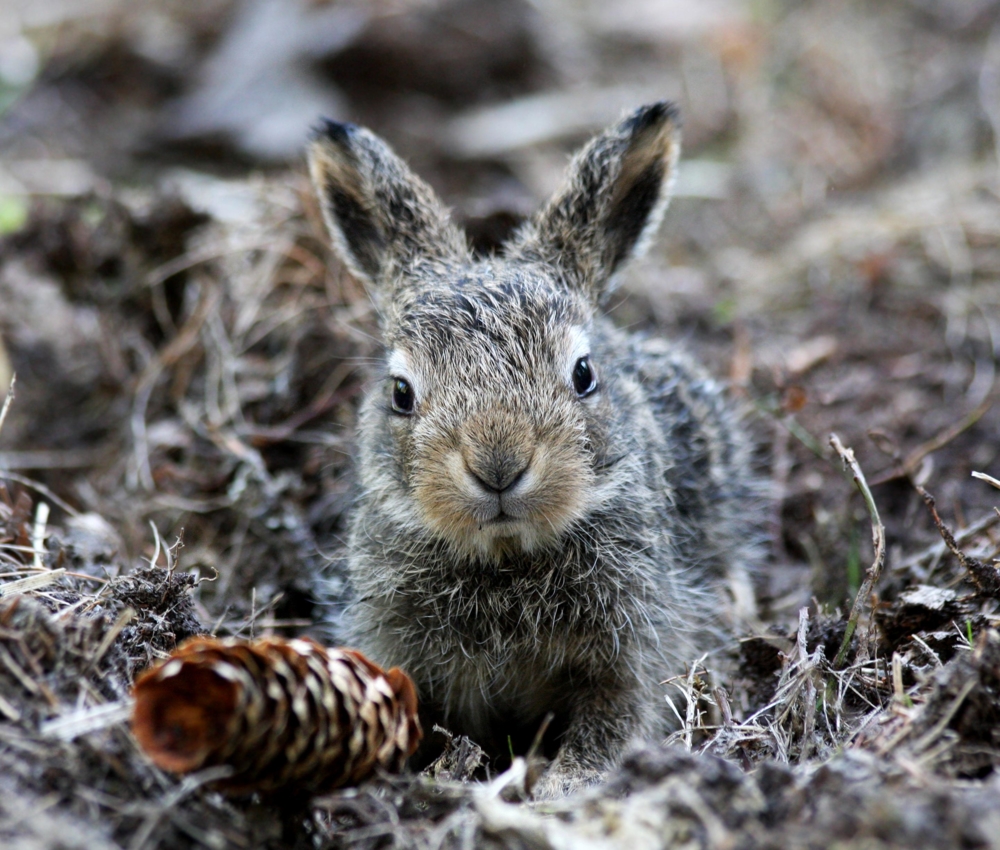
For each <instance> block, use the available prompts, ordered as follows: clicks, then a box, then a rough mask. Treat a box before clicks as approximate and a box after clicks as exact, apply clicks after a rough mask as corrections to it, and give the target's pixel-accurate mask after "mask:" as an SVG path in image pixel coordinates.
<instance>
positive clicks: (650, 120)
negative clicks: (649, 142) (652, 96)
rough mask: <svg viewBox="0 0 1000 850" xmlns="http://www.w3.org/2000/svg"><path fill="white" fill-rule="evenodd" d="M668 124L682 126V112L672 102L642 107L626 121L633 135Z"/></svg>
mask: <svg viewBox="0 0 1000 850" xmlns="http://www.w3.org/2000/svg"><path fill="white" fill-rule="evenodd" d="M667 122H670V123H673V124H674V125H676V126H677V127H680V125H681V110H680V107H678V106H677V104H676V103H674V102H673V101H670V100H660V101H657V102H656V103H649V104H646V105H645V106H640V107H639V108H638V109H637V110H636V111H635V112H633V113H632V115H631V116H629V117H628V118H627V119H626V124H627V125H629V129H630V130H631V131H632V132H633V133H641V132H643V131H644V130H648V129H650V128H651V127H661V126H663V125H664V124H666V123H667Z"/></svg>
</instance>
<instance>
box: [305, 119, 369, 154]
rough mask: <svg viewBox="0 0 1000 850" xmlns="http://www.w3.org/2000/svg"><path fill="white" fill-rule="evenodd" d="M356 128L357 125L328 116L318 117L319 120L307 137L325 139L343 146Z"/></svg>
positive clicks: (316, 139)
mask: <svg viewBox="0 0 1000 850" xmlns="http://www.w3.org/2000/svg"><path fill="white" fill-rule="evenodd" d="M357 129H358V128H357V125H355V124H349V123H347V122H343V123H342V122H340V121H332V120H330V119H329V118H320V120H319V121H318V122H317V123H316V124H315V125H314V126H313V128H312V133H310V134H309V138H310V140H312V141H314V142H318V141H321V140H323V139H326V140H328V141H331V142H333V143H334V144H335V145H340V146H341V147H343V146H345V145H347V143H348V142H349V141H350V138H351V136H352V135H354V131H355V130H357Z"/></svg>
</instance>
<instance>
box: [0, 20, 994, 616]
mask: <svg viewBox="0 0 1000 850" xmlns="http://www.w3.org/2000/svg"><path fill="white" fill-rule="evenodd" d="M663 98H668V99H671V100H675V101H677V102H678V103H679V104H680V106H681V109H682V113H683V119H684V138H685V152H684V160H683V163H682V166H681V176H680V180H679V183H678V188H677V197H676V200H675V201H674V203H673V205H672V206H671V210H670V212H669V213H668V216H667V222H666V225H665V227H664V232H663V237H662V239H661V241H660V243H659V245H658V246H657V247H656V248H655V249H654V250H653V252H652V253H651V255H650V256H649V257H648V258H646V259H645V260H643V261H642V262H640V263H639V264H638V265H637V267H636V268H634V269H632V270H631V272H630V273H629V274H628V275H627V276H626V279H625V280H624V281H623V288H622V292H621V295H620V297H617V298H616V300H615V301H614V302H613V304H612V305H611V309H612V310H613V311H614V315H615V316H616V318H617V319H618V320H619V321H621V322H622V323H624V324H629V325H632V326H637V327H646V328H649V329H651V330H653V331H654V332H656V333H662V334H664V335H667V336H670V337H672V338H675V339H678V340H680V341H682V342H683V343H684V344H685V345H687V346H688V347H690V348H692V349H694V350H695V351H696V352H697V353H698V354H699V356H701V357H702V358H704V359H706V360H707V361H709V362H710V363H711V365H712V367H713V369H714V370H715V371H716V372H717V373H718V374H720V375H722V376H724V377H726V378H727V379H728V380H729V381H730V382H731V383H732V385H733V386H734V389H735V391H736V392H738V393H739V394H741V395H742V396H743V397H744V398H745V399H746V400H747V403H748V406H749V407H751V408H753V409H754V410H755V411H756V417H755V423H754V425H753V426H752V427H754V428H755V429H756V430H757V432H758V434H759V437H760V441H761V444H762V463H763V464H764V465H765V466H766V468H767V470H768V474H769V475H771V477H772V479H773V481H774V486H775V492H776V494H777V500H778V502H777V505H776V507H775V510H774V516H773V521H772V544H773V553H772V555H773V557H772V561H773V564H774V567H775V569H774V575H773V576H772V577H771V579H770V581H771V584H770V586H769V587H768V588H766V589H765V603H766V604H765V610H768V606H770V610H772V611H775V612H777V611H781V610H786V609H788V610H790V609H791V607H793V606H794V605H796V604H798V603H799V602H801V601H802V598H803V596H804V597H805V599H806V600H808V597H809V595H810V594H816V595H817V596H818V597H819V598H820V599H822V600H827V601H831V602H832V603H834V604H836V603H839V602H841V601H842V600H843V599H844V598H845V594H847V593H848V592H849V590H850V589H851V588H852V587H856V586H857V580H858V575H859V569H860V568H861V567H859V565H863V563H866V562H867V559H868V558H869V557H870V555H869V553H868V550H867V548H866V546H867V543H866V542H859V541H866V540H867V537H868V532H867V529H866V527H865V524H864V523H865V516H866V514H865V512H864V507H863V505H862V504H861V502H860V500H858V499H856V498H855V497H852V495H851V492H852V490H851V487H850V484H849V483H847V482H845V481H844V480H843V479H842V477H841V475H840V472H839V471H838V470H837V468H836V466H835V464H833V463H831V462H830V460H829V451H828V448H827V442H826V441H827V434H828V432H829V431H831V430H836V431H837V432H838V433H840V434H841V437H842V439H844V441H845V442H847V443H849V444H852V445H854V446H855V448H856V450H857V451H858V454H859V457H860V459H861V460H862V464H863V466H864V467H865V469H866V471H868V472H869V473H870V476H871V479H872V480H873V481H874V482H875V485H874V486H875V495H876V498H877V499H878V500H879V501H880V504H881V505H883V506H884V508H883V509H884V512H885V517H884V519H885V520H886V522H887V525H888V526H889V533H890V544H891V546H895V547H896V550H897V551H902V550H906V549H911V548H913V546H915V545H917V544H918V543H920V542H922V541H925V540H926V539H928V534H929V533H930V532H929V529H928V526H927V523H926V519H925V517H924V514H923V513H922V511H921V509H920V507H919V504H918V501H917V500H916V497H915V495H914V494H913V492H912V489H911V487H910V485H909V484H908V482H907V481H906V478H907V476H910V477H919V478H920V479H921V480H923V481H925V482H926V483H927V484H928V487H929V488H931V489H932V490H933V491H934V492H936V493H937V495H938V496H939V500H940V501H941V502H942V504H945V505H947V510H948V512H949V513H950V514H952V515H957V516H958V517H959V520H960V521H964V520H965V518H967V517H970V516H973V515H977V512H979V511H984V510H986V511H988V510H989V507H990V505H991V504H992V502H991V499H992V498H993V497H992V494H991V493H989V492H988V488H987V487H986V486H985V485H980V484H978V483H976V482H974V481H973V480H971V479H970V477H969V473H970V471H972V470H974V469H979V470H983V471H986V472H991V473H992V474H993V475H995V476H998V475H1000V471H998V467H997V464H998V452H1000V417H998V415H997V412H996V411H995V410H993V409H992V404H993V402H994V401H996V399H997V395H998V391H997V385H996V382H995V372H996V364H997V359H998V352H1000V318H998V316H1000V280H998V278H1000V194H998V192H1000V183H998V171H997V156H998V149H1000V3H998V2H995V0H882V1H881V2H877V1H876V0H870V2H862V0H850V1H849V0H700V2H697V3H692V2H687V1H686V0H615V2H607V0H326V2H324V0H161V2H153V0H138V1H137V0H86V1H85V2H84V1H83V0H72V1H71V0H0V234H2V235H0V238H2V242H0V388H5V387H6V386H7V385H8V383H9V379H10V374H11V373H12V372H13V371H15V370H16V372H17V373H18V396H17V399H16V402H15V404H14V406H13V408H12V412H11V415H10V418H9V420H8V422H7V423H6V425H5V426H4V431H3V433H2V435H0V469H6V470H7V471H8V472H10V473H13V474H14V475H17V476H21V477H22V478H28V477H30V478H31V480H33V481H37V482H39V483H41V484H43V485H44V486H47V487H48V488H50V490H51V491H52V492H53V493H55V494H57V495H58V496H59V497H60V499H62V500H63V501H64V502H65V503H66V507H67V508H68V509H69V510H67V511H66V517H68V519H67V522H69V521H70V520H73V521H75V522H78V523H79V522H81V521H80V520H79V519H78V518H79V517H81V516H82V517H89V518H90V519H89V520H87V521H88V522H89V523H90V525H89V526H87V528H88V529H89V531H88V533H89V534H91V538H93V535H94V534H95V533H96V532H95V531H94V529H95V528H97V527H98V526H100V528H101V534H103V535H104V539H105V542H106V546H107V551H109V552H111V551H117V552H128V553H131V554H132V555H136V554H139V553H144V554H146V555H147V556H148V555H149V553H150V552H151V551H152V548H153V543H152V541H151V538H150V532H149V526H148V522H149V521H150V520H153V521H154V522H155V523H156V524H157V527H158V528H159V530H160V532H161V533H162V534H163V535H164V538H165V539H170V540H174V539H176V537H177V535H179V534H180V530H181V529H184V548H183V550H181V551H180V555H179V557H180V559H181V563H182V564H183V565H186V566H192V567H198V568H200V569H205V570H206V571H211V570H217V571H218V572H219V573H220V575H221V576H222V579H221V581H220V582H219V583H218V584H217V585H215V586H214V587H212V588H205V589H204V590H203V602H204V604H205V605H206V606H208V608H209V609H211V610H212V611H213V612H221V611H223V610H225V611H236V612H247V611H249V610H251V608H252V607H253V606H254V605H261V604H263V605H264V606H265V607H267V606H268V605H269V606H270V608H267V610H268V611H270V612H271V614H270V616H271V617H272V621H273V622H274V623H278V622H279V621H282V622H286V623H295V622H305V621H306V620H308V618H309V617H310V616H311V614H312V610H313V603H312V595H311V580H312V579H311V576H313V575H315V574H316V573H317V572H318V571H320V570H322V569H326V568H327V567H326V564H327V562H328V560H329V557H330V556H331V553H335V551H336V547H337V541H338V539H339V537H338V535H339V533H340V531H341V528H342V526H341V519H340V518H341V515H342V513H343V511H344V509H345V508H346V505H347V500H348V499H349V488H350V484H349V482H350V465H349V463H348V462H347V458H348V455H349V451H350V449H349V446H350V439H351V423H352V411H353V407H354V405H355V403H356V401H357V398H358V394H359V392H360V390H361V387H362V386H363V380H364V369H363V366H364V362H365V359H366V358H367V357H370V356H371V354H372V352H373V345H374V343H373V341H372V336H373V333H374V328H373V322H372V316H371V310H370V307H369V305H368V302H367V299H366V297H365V296H364V293H363V292H362V291H361V290H360V288H359V287H358V285H357V284H356V283H355V282H353V281H351V280H350V279H349V277H348V276H347V275H346V274H345V273H343V271H342V270H341V269H339V268H338V267H337V265H336V263H335V262H334V261H333V260H332V258H331V257H330V256H329V255H328V253H327V250H326V247H325V237H324V235H323V231H322V226H321V223H320V221H319V218H318V215H317V212H316V208H315V204H314V202H313V200H312V196H311V194H310V189H309V186H308V183H307V181H306V179H305V169H304V162H303V145H304V141H305V139H306V137H307V134H308V131H309V128H310V126H311V125H312V124H314V122H315V121H316V119H317V118H318V117H319V116H321V115H322V116H328V117H332V118H335V119H338V120H350V121H354V122H357V123H362V124H365V125H367V126H369V127H371V128H372V129H374V130H375V131H376V132H378V133H379V134H381V135H383V136H384V137H385V138H386V139H388V140H389V141H390V143H391V144H392V145H393V146H394V147H395V148H396V149H397V150H398V151H399V152H400V153H401V154H402V155H403V156H404V157H405V158H406V159H408V160H409V162H410V163H411V164H412V166H413V168H414V169H415V170H416V171H417V172H418V173H419V174H421V175H422V176H424V177H425V178H426V179H428V180H429V182H430V183H431V184H432V185H433V186H434V188H435V189H436V190H437V191H438V192H439V193H440V194H441V196H442V197H443V198H444V199H445V201H446V202H447V203H448V204H449V205H451V206H452V207H453V208H454V211H455V215H456V218H457V219H458V220H459V221H460V222H461V223H462V224H463V225H464V226H465V227H466V229H467V230H468V233H469V236H470V239H471V240H472V242H473V244H474V245H475V246H476V247H477V249H478V250H480V251H483V252H488V251H491V250H494V249H495V248H496V246H497V245H498V244H500V242H501V241H502V240H503V238H504V237H505V236H506V235H507V234H508V233H509V232H510V230H511V229H512V228H513V227H514V226H516V224H517V223H518V222H519V221H520V220H521V219H522V218H523V217H524V216H525V215H527V214H529V213H530V212H531V211H532V210H533V209H534V208H535V207H536V206H537V205H538V204H539V202H540V201H541V200H543V199H544V198H545V197H546V196H547V195H548V193H549V192H551V191H552V190H553V188H554V187H555V186H556V184H557V182H558V180H559V178H560V175H561V173H562V170H563V168H564V166H565V163H566V160H567V157H568V155H569V153H570V152H571V151H572V150H573V149H574V148H575V147H577V146H579V145H580V144H581V143H582V142H583V141H584V140H585V139H586V138H587V137H588V135H589V134H591V133H593V132H594V131H595V130H597V129H599V128H601V127H603V126H604V125H606V124H608V123H610V122H612V121H614V120H616V119H617V118H618V117H619V116H620V115H621V114H622V113H623V112H624V111H626V110H629V109H632V108H634V107H635V106H637V105H639V104H641V103H646V102H649V101H652V100H657V99H663ZM70 510H71V511H72V512H75V513H71V512H70ZM101 523H103V525H101ZM70 525H72V522H70ZM98 536H99V535H98ZM91 538H88V539H91ZM95 539H96V538H95ZM94 545H95V546H96V544H94ZM99 548H100V547H97V548H96V549H95V552H96V551H97V550H98V549H99ZM93 557H94V558H95V559H98V560H97V561H95V563H97V562H99V557H98V554H95V555H94V556H93ZM110 561H111V558H110V556H107V557H106V558H105V563H106V564H107V563H110ZM251 587H254V588H255V589H256V590H255V593H256V594H257V600H256V601H254V602H251V601H250V599H249V597H250V592H249V588H251ZM260 600H264V601H263V603H262V602H261V601H260ZM296 618H298V619H296Z"/></svg>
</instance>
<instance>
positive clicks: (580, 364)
mask: <svg viewBox="0 0 1000 850" xmlns="http://www.w3.org/2000/svg"><path fill="white" fill-rule="evenodd" d="M573 389H575V390H576V394H577V395H578V396H579V397H580V398H586V397H587V396H589V395H590V394H591V393H592V392H594V390H596V389H597V374H596V373H595V372H594V369H593V367H592V366H591V365H590V356H589V355H588V356H586V357H581V358H580V359H579V360H577V361H576V366H574V367H573Z"/></svg>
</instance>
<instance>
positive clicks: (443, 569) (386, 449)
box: [312, 104, 759, 794]
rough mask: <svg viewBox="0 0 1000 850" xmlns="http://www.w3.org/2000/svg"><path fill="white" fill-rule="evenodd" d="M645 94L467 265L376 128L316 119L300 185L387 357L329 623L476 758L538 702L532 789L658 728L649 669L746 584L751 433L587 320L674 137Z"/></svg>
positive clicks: (647, 353)
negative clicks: (511, 228)
mask: <svg viewBox="0 0 1000 850" xmlns="http://www.w3.org/2000/svg"><path fill="white" fill-rule="evenodd" d="M672 119H673V113H672V111H671V110H670V109H669V108H668V107H666V106H665V105H662V104H658V105H655V106H653V107H647V108H646V109H644V110H640V111H639V112H638V113H636V114H635V115H634V116H633V117H632V118H630V119H628V120H627V121H625V122H623V123H622V124H620V125H618V126H617V127H615V128H613V129H612V130H609V131H608V132H607V133H605V134H604V135H603V136H600V137H598V138H597V139H596V140H595V141H594V142H592V143H591V145H590V146H588V148H587V149H585V150H584V151H583V152H582V153H581V154H580V155H579V156H578V157H577V159H576V161H575V162H574V164H573V165H572V166H571V178H570V181H569V182H568V184H567V186H566V188H565V189H564V190H563V192H562V193H560V194H559V195H557V197H556V198H555V199H554V200H553V201H552V202H550V204H549V205H548V206H547V207H546V208H545V209H544V210H543V211H542V212H541V213H539V215H538V216H537V217H536V218H535V219H534V220H533V221H532V222H531V223H529V225H528V226H527V227H526V228H525V229H524V230H523V231H522V232H521V233H520V234H519V235H518V237H516V238H515V240H514V241H513V242H512V244H511V246H510V247H509V248H508V250H507V252H506V254H505V256H504V257H503V258H497V259H493V260H486V261H474V260H472V259H471V258H470V257H469V256H468V254H467V252H466V250H465V247H464V244H463V242H462V240H461V237H460V236H459V235H458V234H457V232H456V231H455V230H454V228H453V227H452V226H451V225H450V223H449V222H448V220H447V217H446V216H445V214H444V213H443V211H442V210H441V208H440V206H439V205H438V204H437V203H436V201H435V200H434V199H433V196H432V195H431V194H430V191H429V189H427V187H426V186H424V185H423V184H422V183H420V182H419V181H418V180H417V179H416V178H415V177H413V176H412V175H410V174H409V173H408V172H407V171H406V169H405V166H403V165H402V164H401V163H400V162H399V160H397V159H396V158H395V157H394V156H393V155H392V154H391V152H390V151H388V149H387V148H386V147H385V146H384V144H383V143H381V142H379V141H378V140H377V139H376V138H375V137H373V136H371V135H370V134H368V133H366V132H365V131H362V130H358V129H356V128H350V127H344V126H342V125H330V126H328V127H327V128H326V131H325V134H324V135H322V136H321V137H320V138H318V139H317V141H316V143H314V147H313V150H312V168H313V175H314V179H315V180H316V182H317V185H318V187H319V189H320V192H321V195H322V197H323V199H324V201H325V212H326V213H327V220H328V223H329V224H330V227H331V231H332V233H333V235H334V241H335V243H336V244H337V246H338V248H339V249H340V252H341V254H342V256H343V257H344V258H345V259H346V260H347V262H348V264H349V265H350V266H351V267H352V269H354V270H355V272H356V273H358V274H359V275H360V276H362V277H364V278H366V279H367V280H368V281H370V282H371V283H372V284H374V285H375V286H376V287H377V289H378V299H379V305H380V308H381V312H382V322H383V333H384V337H385V339H384V341H385V345H386V357H385V360H384V369H383V372H382V375H381V378H382V379H381V381H380V383H379V385H378V388H377V389H375V390H374V391H373V392H371V393H370V394H369V396H368V398H367V399H366V402H365V404H364V407H363V410H362V414H361V420H360V423H359V434H360V451H359V464H358V466H359V479H360V495H359V499H358V504H357V506H356V509H355V512H354V514H353V517H352V523H351V532H350V540H349V555H348V564H349V574H350V580H351V584H352V587H353V595H354V601H353V603H352V605H351V607H350V609H349V611H348V613H347V617H346V632H347V633H346V635H345V637H346V639H347V640H349V641H350V642H352V643H354V644H355V645H357V646H358V647H359V648H360V649H361V650H362V651H364V652H365V653H366V654H368V655H370V656H371V657H372V658H373V659H375V660H376V661H378V662H379V663H380V664H391V665H398V666H401V667H403V668H404V669H405V670H406V671H407V672H408V673H409V674H410V675H411V676H412V677H413V678H414V681H415V682H416V683H417V686H418V689H419V692H420V698H421V701H422V706H423V713H424V716H425V718H427V719H436V720H439V721H440V722H443V723H444V724H445V725H447V726H449V727H451V728H453V729H456V730H457V731H461V732H465V733H467V734H469V735H471V736H472V737H473V738H474V739H476V740H478V741H480V742H481V743H483V744H484V745H486V746H487V748H488V749H492V750H493V751H494V752H503V751H505V750H506V748H507V746H508V738H509V739H510V740H511V741H513V742H515V745H523V742H525V741H530V739H531V737H532V735H533V734H534V733H535V731H536V730H537V729H538V727H539V725H540V724H541V722H542V721H543V719H544V718H545V716H546V715H547V714H548V713H549V712H551V713H553V714H554V718H555V719H554V723H553V725H552V727H551V733H550V737H549V740H551V741H552V742H553V746H552V748H551V750H552V755H554V757H555V762H554V764H553V766H552V768H551V769H550V771H549V773H548V774H547V776H546V778H545V779H544V780H543V791H544V792H547V793H550V794H551V793H559V792H561V791H564V790H568V789H570V788H572V787H574V786H576V785H578V784H580V783H582V782H587V781H592V780H593V779H596V778H597V777H599V776H600V775H601V773H602V772H603V771H604V770H605V769H606V768H607V767H608V766H609V765H611V764H613V763H614V762H615V760H616V759H617V758H618V757H619V756H620V755H621V753H622V751H623V749H624V748H625V746H626V745H627V744H628V743H629V742H630V741H631V740H633V739H648V738H650V737H652V736H655V735H657V734H659V733H660V732H662V731H663V730H664V729H665V726H666V724H665V714H666V712H665V707H666V704H665V700H664V696H663V689H662V687H658V683H659V682H661V681H662V680H663V679H665V678H667V677H669V676H671V675H675V674H677V673H679V672H682V669H683V668H682V664H683V662H684V661H690V660H693V659H694V657H696V656H697V655H698V654H700V652H702V651H703V650H704V647H705V646H706V645H707V644H708V645H710V644H711V635H712V633H713V632H715V631H717V630H718V629H719V624H720V621H721V616H720V614H719V608H720V605H721V599H722V597H721V595H720V590H721V588H722V587H723V585H724V584H725V582H726V580H728V581H729V582H730V584H735V585H736V586H737V587H739V588H741V589H742V588H745V587H747V586H748V582H747V578H746V576H747V567H748V566H749V565H750V563H751V561H752V560H753V558H754V557H755V541H756V534H755V526H754V523H753V521H752V519H750V518H752V517H753V516H754V515H755V514H756V507H755V505H756V503H757V501H758V498H759V497H758V496H757V491H756V487H755V482H754V479H753V478H752V476H751V474H750V472H749V468H750V464H749V450H748V444H747V441H746V439H745V438H744V437H743V436H742V434H741V431H740V429H739V426H738V424H737V422H736V418H735V417H734V415H733V414H732V413H731V412H730V410H729V408H728V407H727V406H726V404H725V403H724V401H723V399H722V396H721V395H720V392H719V390H718V388H717V387H716V386H715V384H714V383H713V382H712V381H711V380H710V379H708V378H706V377H705V375H704V374H703V373H702V372H701V371H700V369H699V368H698V367H697V366H695V365H694V364H692V363H691V362H690V361H689V360H688V359H687V358H686V357H685V356H683V355H682V354H681V353H679V352H678V351H676V350H674V349H672V348H671V347H669V346H667V345H665V344H663V343H662V342H659V341H657V340H654V339H648V338H643V337H639V336H636V335H630V334H627V333H624V332H622V331H620V330H617V329H616V328H614V327H613V326H612V324H611V323H610V322H609V321H608V320H607V319H606V318H604V317H603V316H601V315H600V314H599V313H598V312H597V304H598V301H599V299H600V295H601V294H602V293H603V292H604V290H605V288H606V285H607V282H608V279H609V278H610V277H611V275H612V274H613V273H614V272H615V271H616V270H617V268H618V267H619V266H620V265H621V264H622V263H623V262H624V261H625V260H626V259H627V258H628V257H629V256H631V255H632V254H633V253H634V251H635V250H636V248H637V246H639V245H640V243H642V242H643V241H645V239H646V238H647V237H648V236H649V235H650V234H651V232H652V231H653V230H654V229H655V227H656V225H657V224H658V221H659V217H660V216H661V215H662V212H663V209H664V207H665V204H666V198H667V190H668V185H669V182H670V178H671V176H672V172H673V168H674V163H675V160H676V155H677V144H678V143H677V139H676V133H675V130H674V126H673V121H672Z"/></svg>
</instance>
